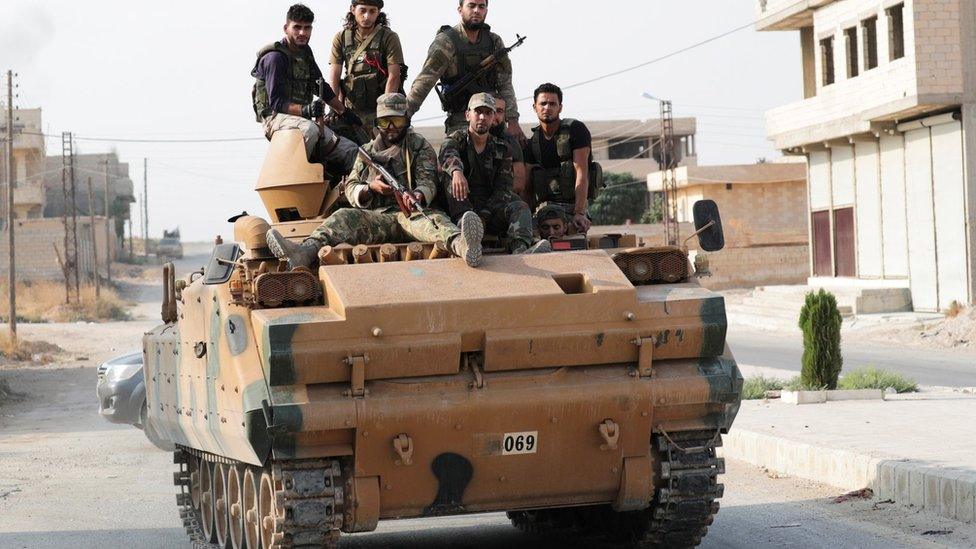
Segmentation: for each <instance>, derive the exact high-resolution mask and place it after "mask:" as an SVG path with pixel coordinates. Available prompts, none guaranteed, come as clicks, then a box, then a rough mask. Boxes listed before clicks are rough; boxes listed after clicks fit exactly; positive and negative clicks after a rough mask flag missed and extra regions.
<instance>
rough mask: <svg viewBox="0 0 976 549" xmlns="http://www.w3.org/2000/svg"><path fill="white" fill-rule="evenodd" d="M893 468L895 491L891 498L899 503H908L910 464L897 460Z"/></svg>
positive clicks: (909, 497)
mask: <svg viewBox="0 0 976 549" xmlns="http://www.w3.org/2000/svg"><path fill="white" fill-rule="evenodd" d="M894 469H895V493H894V496H893V497H892V498H891V499H893V500H895V502H897V503H898V504H899V505H905V506H907V505H909V504H910V503H911V499H912V498H911V471H912V464H911V463H909V462H905V461H902V462H898V463H895V464H894Z"/></svg>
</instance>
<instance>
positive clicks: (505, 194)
mask: <svg viewBox="0 0 976 549" xmlns="http://www.w3.org/2000/svg"><path fill="white" fill-rule="evenodd" d="M465 116H466V117H467V119H468V129H467V130H458V131H456V132H454V133H452V134H450V135H449V136H448V137H447V140H445V141H444V144H443V145H442V146H441V154H440V164H441V169H442V170H444V173H446V174H447V175H448V176H449V177H450V178H451V182H450V184H449V187H448V188H447V189H446V191H447V192H446V193H445V197H446V199H447V207H448V213H450V215H451V219H453V220H458V219H460V218H461V217H462V216H463V215H467V214H468V213H470V212H472V211H476V212H478V214H479V215H480V216H481V218H482V220H483V221H485V223H486V224H487V225H488V226H489V227H494V228H495V229H496V230H499V232H502V231H504V232H505V233H506V234H507V235H508V238H509V250H510V251H511V252H512V253H513V254H521V253H526V252H528V251H530V246H532V240H533V239H532V213H531V212H530V211H529V206H528V204H526V203H525V202H522V199H521V198H519V197H518V196H517V195H516V194H515V193H514V192H512V154H511V152H509V150H508V145H507V144H506V143H505V142H504V141H502V140H501V139H498V138H497V137H495V136H493V135H491V134H490V133H489V132H490V130H491V126H492V124H493V123H494V120H495V99H494V98H493V97H492V96H491V95H489V94H487V93H478V94H475V95H472V96H471V99H470V100H469V101H468V108H467V110H466V111H465ZM548 244H549V242H548V241H542V242H540V246H538V247H533V248H532V249H531V252H547V251H550V250H551V248H549V247H548Z"/></svg>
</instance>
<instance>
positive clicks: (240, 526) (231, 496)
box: [227, 465, 245, 549]
mask: <svg viewBox="0 0 976 549" xmlns="http://www.w3.org/2000/svg"><path fill="white" fill-rule="evenodd" d="M243 482H244V478H243V475H241V470H240V468H239V467H238V466H237V465H231V466H230V467H228V468H227V510H228V512H227V522H228V525H227V526H228V535H229V536H230V544H231V547H233V549H243V548H244V547H245V543H244V497H243V493H244V487H243Z"/></svg>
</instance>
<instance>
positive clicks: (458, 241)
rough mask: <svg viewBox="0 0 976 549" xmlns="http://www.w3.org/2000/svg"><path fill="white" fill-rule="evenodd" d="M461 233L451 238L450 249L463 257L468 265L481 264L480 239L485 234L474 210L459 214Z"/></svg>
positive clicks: (483, 227)
mask: <svg viewBox="0 0 976 549" xmlns="http://www.w3.org/2000/svg"><path fill="white" fill-rule="evenodd" d="M459 225H460V229H461V234H459V235H457V236H455V237H454V239H453V240H451V251H452V252H454V255H456V256H458V257H460V258H462V259H464V262H465V263H467V264H468V266H469V267H477V266H478V265H481V239H482V238H484V236H485V225H484V223H482V222H481V218H480V217H478V214H476V213H474V212H465V213H464V215H462V216H461V223H460V224H459Z"/></svg>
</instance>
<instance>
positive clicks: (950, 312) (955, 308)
mask: <svg viewBox="0 0 976 549" xmlns="http://www.w3.org/2000/svg"><path fill="white" fill-rule="evenodd" d="M963 310H965V307H963V306H962V304H961V303H959V302H958V301H953V302H952V303H950V304H949V308H948V309H946V310H945V315H946V318H956V317H957V316H959V315H960V314H962V312H963Z"/></svg>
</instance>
